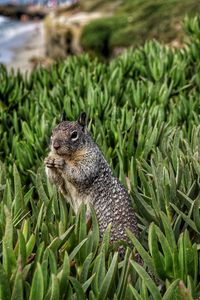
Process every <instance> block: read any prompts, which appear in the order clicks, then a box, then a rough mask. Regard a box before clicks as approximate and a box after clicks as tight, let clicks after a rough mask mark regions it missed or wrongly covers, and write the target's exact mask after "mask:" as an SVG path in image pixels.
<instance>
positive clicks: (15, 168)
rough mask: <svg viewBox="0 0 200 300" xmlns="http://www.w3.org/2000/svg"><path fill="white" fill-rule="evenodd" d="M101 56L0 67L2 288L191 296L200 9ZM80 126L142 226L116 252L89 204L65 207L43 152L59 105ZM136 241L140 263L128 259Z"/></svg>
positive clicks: (4, 294) (11, 295) (195, 291)
mask: <svg viewBox="0 0 200 300" xmlns="http://www.w3.org/2000/svg"><path fill="white" fill-rule="evenodd" d="M185 28H186V31H187V32H188V33H189V38H190V42H189V43H188V45H186V46H185V48H181V49H170V48H168V47H166V46H162V45H160V44H159V43H157V42H156V41H150V42H148V43H146V44H145V46H144V47H142V48H140V49H137V50H134V51H128V52H125V53H124V54H123V55H122V56H120V57H119V58H116V59H115V60H113V61H112V62H111V63H110V64H109V65H108V66H106V65H104V64H102V63H99V62H98V61H97V60H91V59H89V57H88V56H84V55H83V56H80V57H71V58H69V59H67V60H66V61H63V62H60V63H58V64H56V65H54V66H53V67H52V69H51V70H50V71H46V70H43V69H38V70H35V71H34V72H33V73H32V74H31V76H30V77H28V76H25V77H22V75H21V74H20V73H17V74H14V73H12V74H8V73H7V71H6V69H5V68H4V67H3V66H2V67H1V68H0V82H1V84H0V159H1V164H0V299H3V300H4V299H5V300H7V299H8V300H10V299H12V300H14V299H18V300H20V299H30V300H32V299H37V300H40V299H46V300H47V299H48V300H49V299H52V300H53V299H81V300H84V299H91V300H93V299H101V300H102V299H115V300H123V299H136V300H140V299H142V300H144V299H164V300H167V299H197V298H198V297H200V284H199V278H200V268H199V249H200V156H199V149H200V125H199V124H200V106H199V103H200V68H199V66H200V56H199V53H200V18H199V17H196V18H194V19H187V20H186V22H185ZM63 110H64V111H65V112H66V113H67V116H68V118H69V119H74V118H76V117H77V116H78V115H79V112H80V111H86V112H87V114H88V116H89V118H90V121H89V128H90V131H91V133H92V135H93V137H94V139H95V140H96V142H97V143H98V144H99V146H100V147H101V149H102V151H103V152H104V154H105V155H106V158H107V160H108V161H109V163H110V165H111V166H112V169H113V170H114V172H115V174H116V176H119V178H120V180H121V181H122V182H123V183H124V184H125V185H126V186H127V188H128V189H129V191H130V193H131V195H132V197H133V199H134V201H133V205H134V209H135V212H136V214H137V219H138V224H139V228H140V231H141V237H140V239H139V240H138V239H137V238H136V237H135V236H134V235H133V234H132V233H131V232H127V234H128V235H129V237H130V241H131V243H132V247H131V248H127V250H126V254H125V257H124V259H123V260H120V259H119V257H118V253H117V252H116V248H115V245H110V244H109V232H110V227H108V228H107V230H106V232H105V234H104V238H103V242H102V243H99V228H98V224H97V220H96V216H95V212H94V211H93V210H92V226H91V227H89V226H87V224H86V221H85V220H86V217H85V214H86V208H85V207H84V206H83V207H81V209H80V210H79V213H78V216H77V217H75V215H74V213H73V211H72V209H71V208H70V207H69V205H68V204H67V203H66V202H65V200H64V199H63V198H62V196H61V195H59V194H58V193H57V191H56V190H55V189H54V187H53V186H52V185H51V184H50V183H49V182H48V181H47V179H46V176H45V174H44V166H43V163H42V162H43V159H44V157H45V155H46V153H47V147H48V143H49V137H50V132H51V129H52V127H53V126H54V125H55V124H56V123H57V122H58V121H59V116H60V113H61V112H62V111H63ZM137 252H138V253H139V254H140V256H141V258H142V260H143V262H144V263H143V265H139V264H138V263H137V262H136V261H135V260H134V257H135V254H136V253H137Z"/></svg>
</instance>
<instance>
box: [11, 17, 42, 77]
mask: <svg viewBox="0 0 200 300" xmlns="http://www.w3.org/2000/svg"><path fill="white" fill-rule="evenodd" d="M44 56H45V39H44V27H43V22H38V24H37V26H36V28H35V30H34V31H33V32H31V33H30V37H28V39H27V41H26V42H25V43H24V45H22V46H21V47H19V48H15V49H14V57H13V60H12V61H11V63H10V64H8V65H7V68H8V70H11V69H14V71H17V70H18V69H20V71H21V72H22V73H26V72H27V71H28V72H30V71H31V70H32V69H33V67H34V63H32V62H31V60H32V59H33V58H41V57H44Z"/></svg>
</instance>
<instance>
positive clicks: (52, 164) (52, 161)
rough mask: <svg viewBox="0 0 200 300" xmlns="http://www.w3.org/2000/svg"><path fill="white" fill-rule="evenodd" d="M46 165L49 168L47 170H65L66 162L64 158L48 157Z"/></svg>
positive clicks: (45, 161)
mask: <svg viewBox="0 0 200 300" xmlns="http://www.w3.org/2000/svg"><path fill="white" fill-rule="evenodd" d="M44 163H45V165H46V166H47V168H57V169H63V167H64V164H65V161H64V159H63V158H62V157H51V156H48V157H46V158H45V160H44Z"/></svg>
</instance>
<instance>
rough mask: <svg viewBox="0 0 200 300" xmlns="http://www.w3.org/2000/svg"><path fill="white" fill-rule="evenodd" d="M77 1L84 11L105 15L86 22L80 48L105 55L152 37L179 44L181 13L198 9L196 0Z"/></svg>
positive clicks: (182, 17) (139, 43) (138, 44)
mask: <svg viewBox="0 0 200 300" xmlns="http://www.w3.org/2000/svg"><path fill="white" fill-rule="evenodd" d="M80 5H81V8H82V9H84V10H86V11H95V10H97V11H102V12H103V13H104V14H105V15H108V16H107V17H104V18H101V19H98V20H94V21H92V22H90V23H89V24H88V25H86V26H85V27H84V29H83V32H82V36H81V44H82V46H83V49H84V50H86V51H89V52H92V53H95V54H98V55H100V56H105V57H109V56H112V55H115V54H117V53H119V52H121V50H123V49H124V48H126V47H130V46H133V47H136V46H140V45H143V44H144V42H145V41H147V40H151V39H153V38H155V39H157V40H159V41H160V42H163V43H169V44H171V45H172V46H175V47H180V46H181V45H182V44H183V42H184V32H183V26H182V21H183V19H184V16H185V15H188V16H194V15H195V14H196V13H198V12H200V2H199V1H198V0H191V1H188V0H183V1H180V0H169V1H163V0H156V1H151V0H134V1H133V0H125V1H112V0H110V1H98V0H94V1H92V0H82V1H80Z"/></svg>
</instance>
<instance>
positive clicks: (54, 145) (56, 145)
mask: <svg viewBox="0 0 200 300" xmlns="http://www.w3.org/2000/svg"><path fill="white" fill-rule="evenodd" d="M53 147H54V149H55V150H58V149H59V148H60V143H59V142H58V141H55V142H54V143H53Z"/></svg>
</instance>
